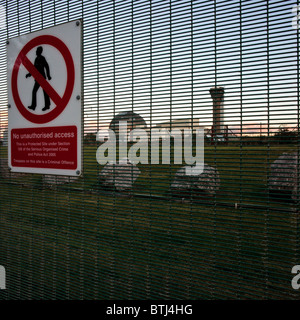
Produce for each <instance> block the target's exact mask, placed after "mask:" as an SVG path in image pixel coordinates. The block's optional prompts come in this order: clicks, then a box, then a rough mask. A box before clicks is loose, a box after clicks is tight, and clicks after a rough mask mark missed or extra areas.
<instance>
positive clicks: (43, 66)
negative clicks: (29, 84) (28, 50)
mask: <svg viewBox="0 0 300 320" xmlns="http://www.w3.org/2000/svg"><path fill="white" fill-rule="evenodd" d="M42 52H43V47H37V49H36V55H37V57H36V58H35V60H34V66H35V67H36V69H37V70H38V71H39V73H40V74H41V75H42V76H43V77H44V78H45V79H47V78H48V80H51V76H50V70H49V65H48V63H47V61H46V59H45V57H44V56H42ZM45 70H46V73H45ZM46 74H47V77H46ZM28 77H31V74H30V73H27V74H26V78H28ZM39 87H40V84H39V83H38V82H37V81H36V80H35V82H34V86H33V89H32V103H31V106H29V107H28V109H30V110H35V108H36V93H37V91H38V89H39ZM43 92H44V98H45V107H44V108H43V109H42V111H46V110H48V109H50V98H49V96H48V94H47V92H46V91H45V90H43Z"/></svg>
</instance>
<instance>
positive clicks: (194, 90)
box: [0, 0, 300, 300]
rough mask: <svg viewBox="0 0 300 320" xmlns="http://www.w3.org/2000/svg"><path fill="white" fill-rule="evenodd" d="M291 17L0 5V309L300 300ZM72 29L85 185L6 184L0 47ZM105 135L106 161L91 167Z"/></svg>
mask: <svg viewBox="0 0 300 320" xmlns="http://www.w3.org/2000/svg"><path fill="white" fill-rule="evenodd" d="M298 14H299V3H298V1H296V0H286V1H279V0H270V1H261V0H246V1H244V0H240V1H238V0H237V1H235V0H234V1H222V0H213V1H205V0H199V1H197V0H195V1H190V0H181V1H172V0H165V1H162V0H151V1H146V0H135V1H133V0H132V1H129V0H125V1H121V0H120V1H110V0H104V1H94V0H90V1H85V0H81V1H78V0H76V1H75V0H74V1H59V0H47V1H43V0H41V1H40V0H39V1H37V0H36V1H34V0H30V1H22V0H18V1H3V0H0V139H1V140H0V265H1V266H4V267H5V270H6V289H5V290H0V298H1V299H192V300H193V299H299V291H297V290H295V289H293V288H292V286H291V280H292V278H293V276H294V275H293V274H292V273H291V270H292V268H293V266H294V265H298V264H300V255H299V249H300V247H299V245H300V244H299V146H300V135H299V29H298ZM76 19H82V23H83V40H82V47H83V52H82V55H83V60H82V67H83V70H82V75H83V84H82V86H83V113H84V122H83V131H84V134H83V174H82V175H81V176H80V177H77V178H76V177H75V178H74V177H66V176H53V175H50V176H49V175H42V174H31V173H13V172H11V171H10V170H9V168H8V163H7V157H8V156H7V148H8V146H7V144H8V135H9V134H10V133H9V132H8V130H7V125H8V112H7V108H8V100H7V94H8V89H9V88H8V85H9V84H8V83H7V58H9V57H7V56H6V50H7V40H8V39H11V38H14V37H18V36H20V35H24V34H28V33H31V32H34V31H37V30H41V29H45V28H49V27H53V26H56V25H60V24H62V23H66V22H69V21H74V20H76ZM124 122H126V124H127V131H130V132H131V133H132V132H133V133H135V134H136V135H135V136H134V134H133V133H132V135H133V136H130V135H129V134H128V141H127V142H128V145H127V148H126V150H125V153H124V150H123V151H122V150H121V149H120V148H119V146H120V141H121V140H120V132H119V130H120V128H121V127H120V123H121V124H122V123H124ZM198 129H202V131H203V136H204V137H203V139H204V170H203V172H202V173H201V174H193V175H188V174H186V172H187V171H185V170H184V169H185V168H186V166H190V165H191V163H186V162H185V161H184V160H185V159H187V158H188V156H187V155H186V154H185V151H186V150H187V145H186V142H187V140H184V136H183V132H184V130H186V132H188V130H190V131H189V132H190V133H191V136H192V142H193V146H194V142H195V141H196V139H197V132H198V131H197V130H198ZM110 130H111V132H114V133H115V136H116V143H115V145H116V158H117V162H116V163H115V164H112V163H107V164H102V163H99V161H97V158H96V155H97V150H102V149H101V147H102V148H105V143H107V141H108V140H107V137H108V133H109V132H110ZM134 130H135V131H134ZM158 130H160V131H158ZM176 130H177V131H176ZM127 131H126V137H127ZM174 132H177V135H176V134H175V133H174ZM173 133H174V135H172V134H173ZM179 133H182V136H180V134H179ZM178 136H180V137H179V138H180V139H181V140H180V139H179V138H178ZM130 138H132V140H131V141H130ZM177 138H178V139H179V140H176V139H177ZM178 141H179V142H178ZM166 146H168V147H169V149H168V148H166ZM99 148H100V149H99ZM155 152H156V153H155ZM196 153H197V150H196V149H195V146H194V147H193V153H192V155H194V156H195V155H196ZM103 154H106V155H107V153H105V152H103ZM129 155H131V159H129V158H130V156H129ZM155 155H156V158H155ZM132 157H133V158H134V159H135V160H132ZM168 157H169V160H168ZM180 158H182V159H181V160H182V161H181V162H180V161H179V160H180ZM155 159H156V160H157V159H158V161H154V160H155ZM178 159H179V160H178ZM139 160H141V161H139ZM194 168H195V166H194Z"/></svg>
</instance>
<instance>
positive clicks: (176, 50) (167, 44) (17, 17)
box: [0, 0, 299, 133]
mask: <svg viewBox="0 0 300 320" xmlns="http://www.w3.org/2000/svg"><path fill="white" fill-rule="evenodd" d="M295 4H297V1H296V0H284V1H282V0H280V1H278V0H270V1H261V0H259V1H258V0H244V1H236V0H230V1H224V0H223V1H221V0H216V1H214V0H208V1H202V0H199V1H197V0H196V1H187V0H178V1H169V0H155V1H146V0H136V1H128V0H124V1H108V0H107V1H95V0H90V1H77V0H76V1H62V0H61V1H59V0H47V1H25V0H24V1H23V0H19V1H8V2H6V1H1V0H0V70H1V72H0V86H1V88H2V90H1V91H0V132H1V131H3V130H4V129H5V127H6V124H7V116H6V114H7V111H6V105H7V98H6V96H7V83H6V67H7V66H6V64H7V62H6V39H7V38H12V37H17V36H19V35H23V34H26V33H30V32H33V31H37V30H40V29H43V28H47V27H51V26H54V25H57V24H61V23H64V22H67V21H71V20H75V19H78V18H82V19H83V23H84V27H83V66H84V67H83V75H84V83H83V88H84V115H85V121H84V126H85V132H86V133H88V132H95V131H98V130H99V129H103V128H106V127H107V126H108V124H109V122H110V121H111V120H112V118H113V117H114V116H115V115H116V114H118V113H119V112H122V111H130V110H132V111H134V112H137V113H139V114H140V115H141V116H143V117H144V119H145V120H146V122H147V124H148V126H155V125H156V124H158V123H161V122H166V121H172V120H176V119H185V118H186V119H189V118H191V117H194V118H197V119H199V124H200V125H201V126H207V127H209V126H211V124H212V99H211V97H210V94H209V89H210V88H211V87H213V86H223V87H224V88H225V99H224V123H225V124H227V125H229V126H230V127H232V128H235V129H236V130H241V129H242V130H244V132H245V133H247V132H249V130H250V131H254V132H255V131H259V130H260V128H261V127H263V128H267V129H266V131H268V129H270V130H271V131H272V130H273V128H275V129H274V130H276V129H277V128H278V126H280V125H282V126H291V127H293V126H296V125H297V121H298V117H299V103H298V100H299V81H298V80H299V52H298V50H299V49H298V47H299V46H298V44H299V31H298V30H296V29H293V27H292V19H293V18H294V16H295V12H292V8H293V6H294V5H295ZM6 5H7V8H6ZM6 9H7V10H6ZM6 13H7V17H6ZM7 26H8V28H7ZM44 54H45V55H46V50H45V52H44ZM237 128H238V129H237Z"/></svg>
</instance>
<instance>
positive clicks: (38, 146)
mask: <svg viewBox="0 0 300 320" xmlns="http://www.w3.org/2000/svg"><path fill="white" fill-rule="evenodd" d="M81 25H82V23H81V21H80V20H77V21H73V22H69V23H66V24H63V25H60V26H56V27H53V28H48V29H45V30H41V31H38V32H34V33H31V34H29V35H25V36H20V37H17V38H13V39H10V40H9V41H8V45H7V56H8V88H9V90H8V91H9V94H8V99H9V114H8V130H9V165H10V167H11V170H12V171H15V172H30V173H44V174H62V175H70V176H73V175H79V174H80V173H81V140H82V137H81V132H82V130H81V124H82V107H81V106H82V97H81V92H82V88H81Z"/></svg>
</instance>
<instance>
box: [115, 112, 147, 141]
mask: <svg viewBox="0 0 300 320" xmlns="http://www.w3.org/2000/svg"><path fill="white" fill-rule="evenodd" d="M121 121H127V133H129V131H131V130H133V129H144V130H146V129H147V124H146V121H145V120H144V118H143V117H141V116H140V115H139V114H137V113H135V112H132V111H124V112H121V113H119V114H117V115H116V116H115V117H114V118H113V119H112V120H111V122H110V125H109V129H110V130H113V131H114V132H115V133H116V136H117V138H118V135H119V122H121Z"/></svg>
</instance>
